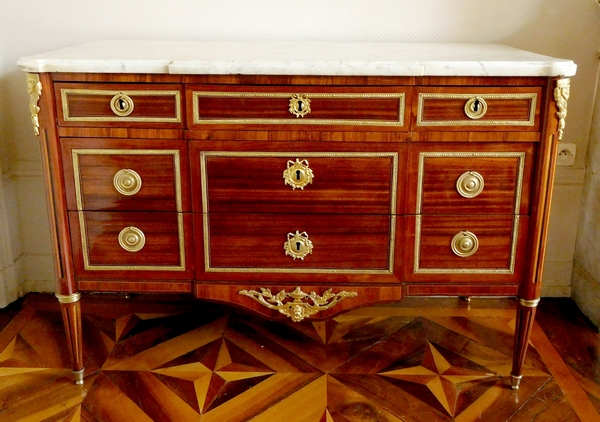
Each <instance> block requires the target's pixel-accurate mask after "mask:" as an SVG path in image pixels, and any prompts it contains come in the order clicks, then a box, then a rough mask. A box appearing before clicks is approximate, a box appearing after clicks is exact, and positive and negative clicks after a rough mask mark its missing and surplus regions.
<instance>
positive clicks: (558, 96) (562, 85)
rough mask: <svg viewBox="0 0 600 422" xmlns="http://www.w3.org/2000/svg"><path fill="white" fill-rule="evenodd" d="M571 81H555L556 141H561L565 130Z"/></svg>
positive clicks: (564, 79)
mask: <svg viewBox="0 0 600 422" xmlns="http://www.w3.org/2000/svg"><path fill="white" fill-rule="evenodd" d="M570 86H571V79H569V78H563V79H559V80H557V81H556V88H554V101H556V108H558V111H557V112H556V117H558V141H559V142H560V141H562V138H563V132H564V130H565V118H566V117H567V101H568V99H569V93H570V91H571V88H570Z"/></svg>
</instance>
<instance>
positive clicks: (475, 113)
mask: <svg viewBox="0 0 600 422" xmlns="http://www.w3.org/2000/svg"><path fill="white" fill-rule="evenodd" d="M485 113H487V103H486V102H485V100H484V99H483V98H481V97H473V98H469V99H468V100H467V102H466V103H465V114H466V115H467V116H468V117H469V118H470V119H473V120H477V119H481V118H482V117H483V116H485Z"/></svg>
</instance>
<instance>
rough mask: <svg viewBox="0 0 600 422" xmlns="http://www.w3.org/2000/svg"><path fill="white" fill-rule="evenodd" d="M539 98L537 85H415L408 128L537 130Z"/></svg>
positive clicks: (538, 126) (432, 129) (420, 129)
mask: <svg viewBox="0 0 600 422" xmlns="http://www.w3.org/2000/svg"><path fill="white" fill-rule="evenodd" d="M541 102H542V88H541V87H527V88H520V87H514V88H513V87H502V88H490V87H439V88H438V87H417V88H416V89H415V90H414V98H413V122H412V130H414V131H423V130H429V131H440V130H443V131H456V130H458V131H461V130H462V131H481V130H483V131H487V130H490V128H491V127H493V130H495V131H533V132H537V131H539V128H540V104H541Z"/></svg>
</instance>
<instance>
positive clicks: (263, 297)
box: [239, 287, 358, 322]
mask: <svg viewBox="0 0 600 422" xmlns="http://www.w3.org/2000/svg"><path fill="white" fill-rule="evenodd" d="M332 290H333V289H328V290H326V291H325V292H324V293H323V295H321V296H319V295H317V294H316V293H315V292H310V294H309V293H304V292H303V291H302V290H301V289H300V287H296V288H295V289H294V291H293V292H290V293H288V292H286V291H285V290H281V291H280V292H279V293H277V294H276V295H273V294H272V293H271V290H269V289H265V288H263V287H261V288H260V292H257V291H256V290H240V291H239V294H241V295H244V296H248V297H250V298H252V299H254V300H255V301H257V302H258V303H260V304H261V305H263V306H266V307H267V308H269V309H274V310H277V311H279V313H281V314H283V315H285V316H287V317H290V318H291V319H292V321H294V322H299V321H302V320H303V319H304V318H308V317H310V316H311V315H314V314H316V313H317V312H320V311H324V310H325V309H330V308H332V307H333V306H335V305H337V304H338V303H339V302H341V301H342V300H344V299H346V298H348V297H356V296H358V293H357V292H345V291H341V292H339V293H332ZM290 298H291V299H293V300H292V301H287V299H290Z"/></svg>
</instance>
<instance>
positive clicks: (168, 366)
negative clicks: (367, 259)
mask: <svg viewBox="0 0 600 422" xmlns="http://www.w3.org/2000/svg"><path fill="white" fill-rule="evenodd" d="M103 300H104V299H95V298H92V299H88V298H85V297H84V300H83V302H82V309H83V330H84V361H85V366H86V378H85V383H84V385H83V386H81V387H78V386H75V385H74V384H73V383H72V381H71V375H70V370H69V369H68V368H69V364H70V363H69V362H70V361H69V356H68V352H67V350H66V347H65V345H66V340H65V336H64V331H63V326H62V320H61V315H60V312H59V311H58V307H57V305H56V304H55V303H54V302H53V301H50V300H48V299H46V298H44V297H42V298H41V299H40V298H39V297H38V298H37V299H35V300H34V299H32V300H29V301H26V302H25V303H24V304H22V305H21V306H20V307H19V309H16V310H13V311H12V314H10V315H9V313H5V314H4V316H3V318H4V319H0V328H3V330H2V331H1V332H0V421H16V420H30V421H42V420H43V421H202V422H209V421H218V422H236V421H247V420H252V421H259V422H260V421H268V422H277V421H285V422H296V421H298V422H300V421H307V422H313V421H314V422H316V421H336V422H337V421H344V422H346V421H390V422H391V421H427V422H434V421H451V420H456V421H475V420H481V421H508V420H511V421H520V420H542V421H577V420H584V421H585V420H590V421H592V420H596V421H598V420H600V418H598V419H596V418H597V417H598V416H597V415H598V413H597V409H598V408H600V394H598V390H599V388H598V384H597V383H595V382H594V381H590V380H589V379H588V381H589V382H588V383H585V382H579V381H575V382H576V383H577V386H578V388H579V389H580V390H581V391H579V390H577V388H575V387H574V388H571V387H569V386H570V385H572V383H573V382H574V380H576V378H577V376H576V371H575V372H571V375H569V374H562V373H561V371H563V372H564V368H565V367H567V366H566V365H565V363H564V361H563V360H561V359H560V358H559V361H558V360H556V356H558V355H557V352H556V349H554V348H552V346H551V342H550V340H548V337H546V336H545V335H544V333H543V331H542V330H541V329H540V328H539V326H538V325H536V328H535V330H536V332H535V333H534V335H533V336H532V339H533V347H530V349H529V352H528V355H527V360H526V365H525V369H524V376H523V380H522V382H521V389H520V390H519V391H518V392H515V391H512V390H511V389H510V388H509V383H510V381H509V373H510V368H511V360H512V342H513V340H512V335H513V334H512V333H513V329H514V309H511V308H510V307H509V308H506V307H503V305H500V306H499V307H498V308H496V309H493V308H492V309H483V308H482V307H476V306H473V307H469V308H467V307H465V306H464V305H461V304H459V305H455V306H449V305H448V304H450V305H452V304H454V303H457V302H456V301H454V302H453V301H449V300H446V301H445V302H443V304H442V305H443V306H439V305H435V301H425V302H412V305H411V303H408V304H406V303H403V304H401V305H400V304H399V305H397V306H380V307H369V308H364V309H358V310H355V311H352V312H349V313H346V314H342V315H338V316H337V317H335V318H333V319H330V320H327V321H303V322H300V323H294V322H291V321H287V320H285V321H269V320H266V319H264V318H261V317H258V316H253V315H248V314H243V313H237V312H231V309H230V308H226V307H219V306H214V305H206V304H202V303H198V302H196V303H186V304H183V305H178V304H176V303H169V302H167V303H162V304H157V303H151V302H148V301H139V302H136V301H135V300H133V301H132V300H130V301H127V300H121V299H114V298H113V299H109V300H108V302H106V303H104V304H103V303H102V301H103ZM409 302H410V301H409ZM415 303H426V304H427V306H425V307H415V306H414V304H415ZM482 303H485V302H482ZM487 303H488V304H489V303H493V302H489V301H488V302H487ZM498 303H500V302H498ZM536 339H537V342H538V344H536ZM549 345H550V346H549ZM598 348H599V349H600V345H599V347H598ZM542 349H543V350H542ZM551 349H552V350H551ZM571 371H572V370H571ZM567 372H569V370H568V371H567ZM557 374H558V378H557ZM574 374H575V375H574ZM570 383H571V384H570ZM565 386H566V387H565ZM582 397H584V398H583V399H582ZM573 402H576V403H573ZM583 402H585V403H583ZM594 406H596V408H594ZM536 418H537V419H536ZM588 418H591V419H588Z"/></svg>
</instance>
